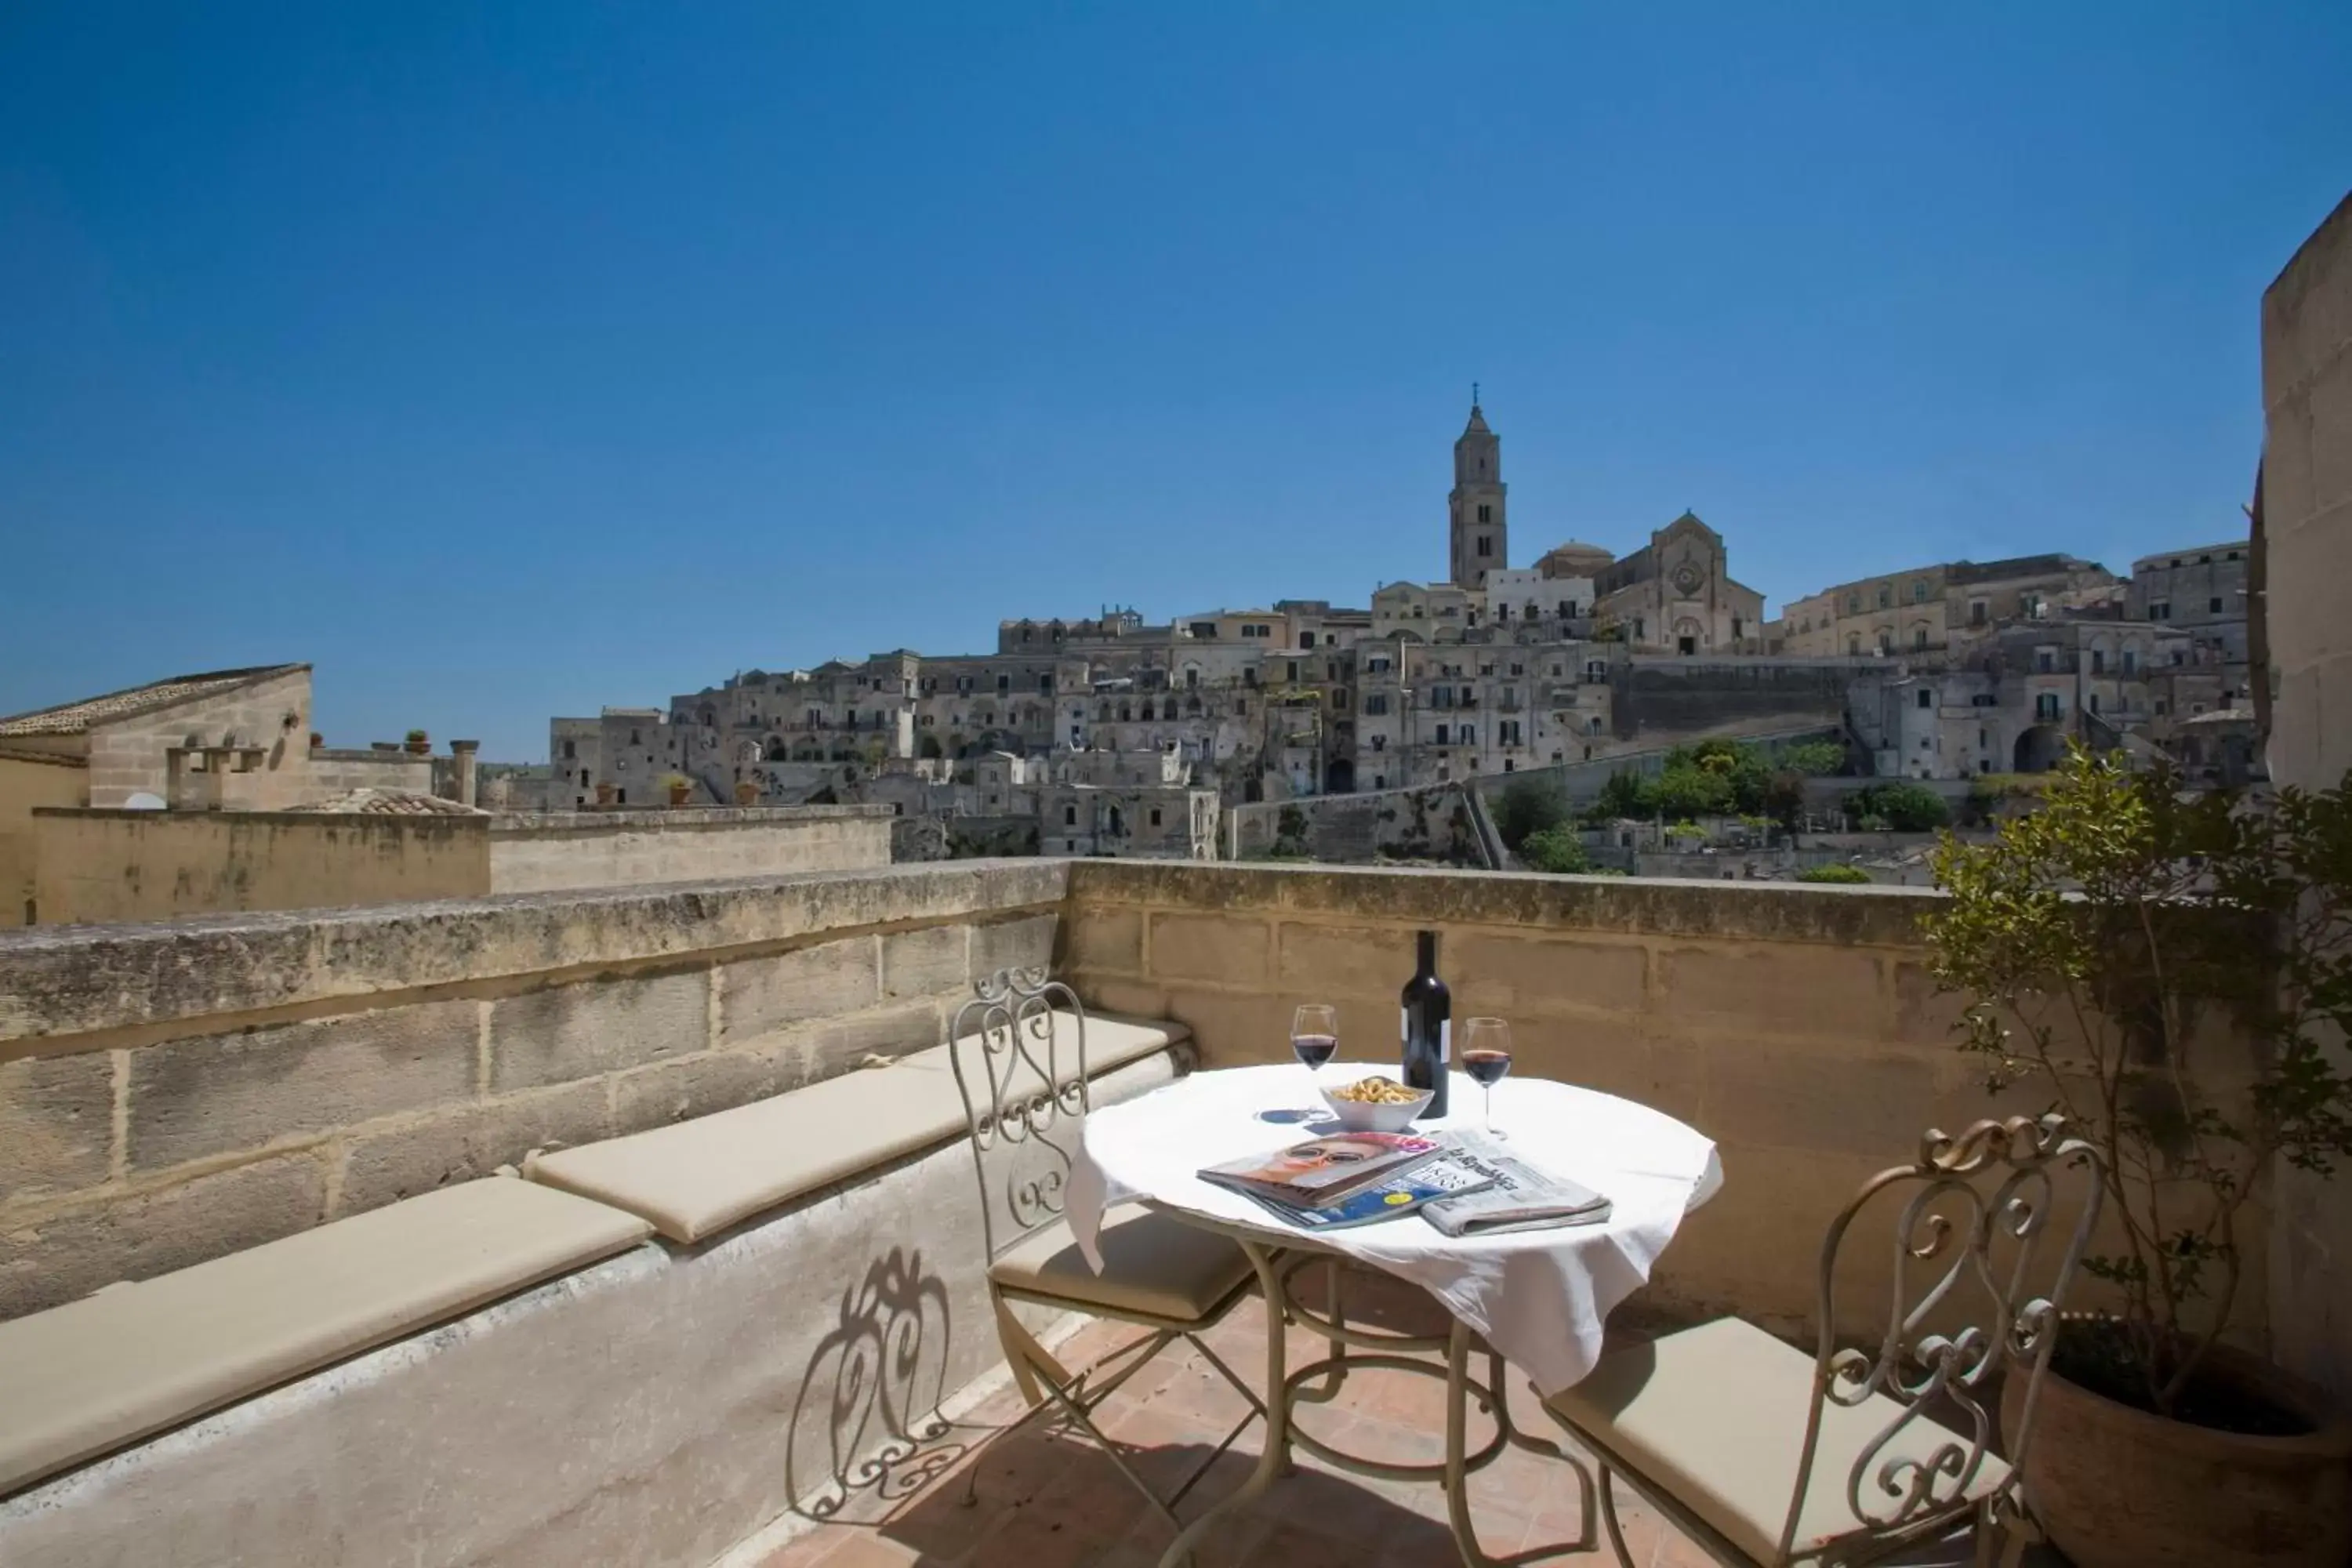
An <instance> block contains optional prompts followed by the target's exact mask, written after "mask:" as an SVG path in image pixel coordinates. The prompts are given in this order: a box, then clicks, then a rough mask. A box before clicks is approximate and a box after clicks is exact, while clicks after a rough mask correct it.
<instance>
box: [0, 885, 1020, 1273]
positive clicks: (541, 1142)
mask: <svg viewBox="0 0 2352 1568" xmlns="http://www.w3.org/2000/svg"><path fill="white" fill-rule="evenodd" d="M1066 876H1067V871H1066V866H1065V865H1064V864H1063V863H1061V862H1056V861H1037V860H1032V861H1025V862H1003V861H970V862H961V863H957V864H951V865H939V866H925V867H907V868H896V869H889V868H885V869H881V870H875V871H864V872H842V873H830V874H826V875H823V876H812V877H801V878H787V879H771V880H767V881H741V882H730V883H705V884H700V885H698V886H694V887H689V888H656V889H609V890H606V891H604V892H600V893H580V892H572V893H564V894H545V895H532V896H526V897H512V898H493V899H476V900H458V901H446V902H440V903H425V904H415V903H411V904H399V905H391V906H385V907H383V908H379V909H373V910H330V911H309V912H297V913H280V914H260V915H241V916H219V917H212V918H208V919H200V920H189V921H176V922H173V923H170V924H160V925H152V926H112V927H103V928H88V927H36V928H33V929H31V930H28V931H10V932H5V933H0V1318H5V1317H13V1316H16V1315H18V1314H20V1313H24V1312H27V1311H33V1310H39V1309H41V1308H44V1307H48V1306H54V1305H57V1304H58V1303H59V1302H62V1301H66V1300H72V1299H74V1298H76V1297H78V1296H80V1295H83V1294H86V1293H87V1292H89V1291H90V1290H93V1289H97V1288H99V1287H100V1286H102V1285H105V1284H107V1283H109V1282H110V1281H112V1280H116V1279H141V1278H145V1277H148V1276H151V1275H154V1274H159V1273H163V1272H165V1271H167V1270H170V1269H173V1268H184V1267H186V1266H188V1265H190V1264H194V1263H199V1262H202V1261H204V1260H205V1259H206V1258H215V1257H218V1256H220V1255H222V1254H224V1253H227V1252H231V1251H235V1250H236V1249H238V1248H240V1247H250V1246H254V1245H257V1244H258V1243H260V1242H263V1241H268V1240H270V1239H273V1238H275V1237H281V1236H286V1235H289V1234H291V1233H292V1232H295V1231H298V1230H301V1229H304V1228H306V1227H307V1226H313V1225H318V1224H320V1223H323V1222H325V1221H328V1220H331V1219H335V1218H338V1217H341V1216H342V1215H349V1214H354V1213H358V1212H360V1211H362V1210H365V1209H368V1208H373V1207H375V1206H377V1205H382V1204H386V1203H390V1202H393V1201H394V1200H395V1199H398V1198H402V1197H406V1196H410V1195H413V1194H416V1193H419V1192H422V1191H425V1190H427V1189H430V1188H432V1187H434V1186H436V1185H440V1184H445V1183H447V1182H453V1181H463V1180H467V1179H469V1178H472V1177H475V1176H478V1175H482V1174H485V1173H488V1172H490V1171H493V1170H495V1169H496V1168H497V1167H499V1165H501V1164H509V1163H516V1162H519V1161H520V1159H521V1158H522V1157H523V1155H524V1154H526V1153H527V1152H530V1150H532V1149H534V1148H551V1147H555V1146H558V1145H562V1144H574V1143H582V1142H592V1141H594V1140H597V1139H601V1138H608V1137H614V1136H618V1135H620V1134H623V1133H626V1132H631V1131H638V1130H640V1129H643V1128H646V1127H651V1126H656V1125H659V1124H662V1123H665V1122H668V1121H678V1120H682V1119H685V1118H688V1117H693V1116H699V1115H704V1114H707V1113H709V1112H710V1111H714V1110H725V1109H727V1108H729V1107H730V1106H734V1105H739V1104H741V1103H744V1102H746V1101H748V1100H755V1099H760V1098H762V1097H765V1096H768V1095H772V1094H777V1093H781V1092H783V1091H785V1090H787V1089H793V1088H795V1087H798V1086H800V1085H803V1084H807V1083H811V1082H814V1081H816V1080H818V1079H824V1078H826V1077H830V1076H832V1075H834V1074H835V1073H839V1072H845V1071H851V1070H855V1069H856V1068H857V1067H858V1066H859V1065H860V1064H862V1063H864V1062H866V1061H867V1060H868V1059H870V1058H875V1057H883V1058H888V1057H894V1056H897V1055H899V1054H902V1053H904V1052H908V1051H911V1050H917V1049H920V1048H923V1047H929V1046H932V1045H936V1044H938V1043H939V1042H940V1039H941V1037H942V1029H943V1026H944V1023H945V1020H946V1018H947V1016H948V1015H949V1014H950V1012H951V1010H952V1008H953V1007H954V1006H955V1005H958V1004H959V1003H960V1002H961V998H962V996H963V994H965V993H966V991H967V988H968V986H969V984H970V980H971V976H973V975H974V974H976V973H984V972H987V971H991V970H993V969H996V968H999V967H1003V966H1004V965H1007V964H1012V963H1032V964H1034V963H1045V962H1047V961H1049V960H1050V958H1051V956H1052V954H1053V952H1054V948H1055V941H1056V937H1057V933H1058V929H1059V919H1058V916H1059V910H1060V907H1061V903H1062V900H1063V896H1064V892H1065V889H1066Z"/></svg>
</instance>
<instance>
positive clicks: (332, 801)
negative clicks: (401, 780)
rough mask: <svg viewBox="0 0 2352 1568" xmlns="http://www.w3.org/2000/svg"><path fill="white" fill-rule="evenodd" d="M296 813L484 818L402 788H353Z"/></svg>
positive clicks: (436, 797)
mask: <svg viewBox="0 0 2352 1568" xmlns="http://www.w3.org/2000/svg"><path fill="white" fill-rule="evenodd" d="M294 809H295V810H296V811H304V812H316V813H319V814H320V815H321V816H488V815H489V814H488V812H483V811H478V810H476V809H475V808H474V807H472V806H470V805H458V804H457V802H456V801H454V800H444V799H443V798H441V797H440V796H439V795H418V794H416V793H415V791H413V790H404V789H355V790H349V791H346V792H345V793H343V794H341V795H330V796H328V797H327V798H326V799H325V800H314V801H311V802H310V804H309V805H298V806H296V807H294Z"/></svg>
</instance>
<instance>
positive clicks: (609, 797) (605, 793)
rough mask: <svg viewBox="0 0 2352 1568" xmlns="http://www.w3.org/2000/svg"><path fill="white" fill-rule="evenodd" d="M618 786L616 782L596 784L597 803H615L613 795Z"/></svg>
mask: <svg viewBox="0 0 2352 1568" xmlns="http://www.w3.org/2000/svg"><path fill="white" fill-rule="evenodd" d="M617 787H618V786H616V785H614V784H598V785H597V786H596V804H597V805H612V804H613V795H614V790H615V789H616V788H617Z"/></svg>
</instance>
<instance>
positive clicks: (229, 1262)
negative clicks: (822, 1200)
mask: <svg viewBox="0 0 2352 1568" xmlns="http://www.w3.org/2000/svg"><path fill="white" fill-rule="evenodd" d="M650 1230H651V1227H650V1226H647V1225H646V1222H645V1221H643V1220H641V1219H639V1218H637V1217H636V1216H635V1215H626V1214H623V1213H621V1212H620V1211H618V1210H617V1209H610V1208H606V1207H604V1205H601V1204H592V1203H588V1202H586V1201H584V1200H583V1199H580V1198H575V1197H572V1196H571V1195H569V1194H564V1193H558V1192H551V1191H549V1190H548V1189H547V1188H545V1187H535V1186H532V1185H531V1184H530V1183H528V1182H518V1181H515V1180H513V1179H511V1178H508V1177H497V1176H491V1177H485V1178H484V1179H482V1180H480V1181H477V1182H467V1183H465V1184H462V1185H460V1186H455V1187H447V1188H444V1189H443V1190H441V1191H439V1192H435V1193H426V1194H424V1195H422V1196H420V1197H414V1198H409V1199H407V1200H406V1201H404V1202H402V1203H396V1204H393V1205H389V1206H387V1207H384V1208H380V1209H374V1210H371V1211H370V1212H368V1213H366V1214H362V1215H353V1216H352V1218H350V1219H344V1220H337V1221H336V1222H335V1223H334V1224H332V1225H323V1226H319V1227H318V1228H316V1229H314V1230H306V1231H304V1232H302V1233H301V1234H300V1235H299V1236H289V1237H286V1238H285V1239H284V1240H282V1241H273V1242H269V1243H268V1244H267V1245H265V1246H261V1247H253V1248H250V1249H249V1250H247V1251H244V1252H237V1253H232V1254H230V1255H229V1256H228V1257H226V1258H215V1259H214V1260H213V1261H212V1262H210V1263H199V1264H197V1265H196V1266H195V1267H194V1268H183V1269H180V1270H178V1271H177V1272H176V1273H172V1274H163V1275H159V1276H157V1277H156V1278H154V1279H145V1280H142V1281H140V1282H139V1283H137V1284H133V1285H118V1286H116V1287H114V1288H112V1289H106V1290H101V1291H100V1292H99V1293H98V1294H97V1295H95V1296H90V1297H87V1298H85V1299H83V1300H79V1301H73V1302H68V1304H67V1305H65V1306H62V1307H56V1308H52V1309H51V1310H48V1311H46V1312H35V1313H33V1314H32V1315H31V1316H29V1317H24V1318H18V1319H16V1320H15V1321H11V1322H5V1323H0V1494H5V1493H7V1492H10V1491H13V1490H15V1489H16V1488H18V1487H21V1486H25V1485H26V1484H28V1483H30V1482H33V1481H36V1480H38V1479H41V1478H42V1477H44V1476H47V1475H52V1474H54V1473H56V1472H57V1471H58V1470H62V1469H65V1468H68V1467H69V1466H73V1465H76V1464H79V1463H81V1462H82V1461H83V1460H85V1459H90V1458H97V1457H98V1456H99V1455H101V1454H104V1453H106V1452H108V1451H109V1450H110V1449H114V1448H118V1447H122V1446H123V1445H125V1444H128V1443H132V1442H136V1441H137V1440H138V1439H140V1438H142V1437H144V1436H150V1435H151V1434H152V1433H156V1432H161V1431H163V1429H164V1428H166V1427H170V1426H179V1425H181V1424H183V1423H184V1422H187V1421H192V1420H194V1418H195V1417H197V1416H199V1415H203V1414H205V1412H206V1411H208V1410H216V1409H218V1408H219V1407H220V1406H222V1405H227V1404H230V1403H232V1402H234V1401H236V1400H239V1399H244V1398H247V1397H248V1396H250V1395H252V1394H258V1393H260V1392H261V1391H262V1390H264V1389H267V1388H270V1387H272V1386H274V1385H276V1384H280V1383H284V1382H285V1381H287V1380H288V1379H289V1378H294V1377H299V1376H300V1375H302V1374H303V1373H308V1372H312V1371H315V1370H317V1369H318V1368H320V1367H322V1366H325V1365H327V1364H328V1363H331V1362H335V1361H340V1360H341V1359H343V1358H344V1357H346V1356H351V1355H355V1354H357V1353H359V1352H362V1351H364V1350H367V1349H369V1348H370V1347H372V1346H374V1345H379V1344H382V1343H383V1342H386V1341H388V1340H393V1339H397V1338H399V1337H400V1336H402V1335H404V1334H409V1333H414V1332H415V1331H418V1330H420V1329H425V1328H429V1327H431V1326H432V1325H433V1324H435V1323H438V1322H442V1321H446V1320H448V1319H451V1318H455V1317H459V1316H461V1315H463V1314H465V1313H467V1312H469V1311H471V1310H474V1309H475V1308H477V1307H479V1306H482V1305H484V1304H486V1303H488V1302H490V1301H493V1300H497V1299H499V1297H501V1296H505V1295H509V1294H510V1293H512V1292H514V1291H517V1290H520V1289H524V1288H525V1287H527V1286H530V1285H536V1284H538V1283H539V1282H540V1281H541V1280H543V1279H551V1278H552V1277H553V1276H555V1275H558V1274H562V1273H564V1272H566V1271H568V1270H571V1269H574V1268H581V1267H583V1265H586V1264H588V1263H592V1262H593V1261H595V1260H596V1259H597V1258H604V1257H605V1256H607V1255H609V1254H611V1253H614V1252H619V1251H621V1250H622V1249H623V1248H625V1247H632V1246H635V1244H636V1243H638V1242H640V1241H643V1240H644V1239H645V1238H646V1236H647V1235H648V1234H649V1233H650Z"/></svg>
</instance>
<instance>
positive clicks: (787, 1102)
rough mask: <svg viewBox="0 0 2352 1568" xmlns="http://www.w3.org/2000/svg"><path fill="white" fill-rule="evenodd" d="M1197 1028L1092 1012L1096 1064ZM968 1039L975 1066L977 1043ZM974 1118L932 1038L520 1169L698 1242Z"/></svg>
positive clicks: (1063, 1020) (1165, 1043)
mask: <svg viewBox="0 0 2352 1568" xmlns="http://www.w3.org/2000/svg"><path fill="white" fill-rule="evenodd" d="M1055 1025H1056V1030H1057V1042H1058V1047H1059V1049H1061V1050H1062V1051H1064V1052H1069V1051H1072V1050H1073V1049H1074V1048H1075V1047H1074V1045H1073V1040H1074V1038H1075V1037H1074V1034H1073V1031H1075V1029H1076V1019H1075V1018H1074V1017H1073V1016H1070V1015H1069V1014H1067V1013H1062V1014H1058V1015H1057V1016H1056V1020H1055ZM1189 1037H1190V1031H1189V1030H1187V1029H1186V1028H1185V1027H1184V1026H1183V1025H1181V1024H1175V1023H1168V1022H1163V1021H1158V1020H1150V1019H1141V1018H1125V1017H1119V1016H1113V1015H1106V1014H1101V1013H1089V1014H1088V1015H1087V1074H1088V1075H1089V1076H1090V1077H1093V1076H1099V1075H1100V1074H1102V1073H1105V1072H1108V1071H1109V1070H1110V1069H1111V1068H1115V1067H1118V1065H1120V1064H1121V1063H1123V1062H1130V1061H1134V1060H1136V1059H1138V1058H1142V1057H1147V1056H1150V1054H1152V1053H1153V1052H1155V1051H1161V1050H1165V1049H1167V1048H1168V1047H1170V1046H1171V1045H1174V1044H1176V1043H1177V1042H1179V1041H1181V1040H1183V1039H1186V1038H1189ZM961 1049H963V1050H964V1051H965V1053H966V1055H965V1062H966V1065H967V1067H969V1066H970V1065H971V1063H972V1061H973V1060H974V1059H975V1056H976V1053H975V1052H974V1050H973V1048H972V1047H971V1046H970V1045H969V1044H967V1045H965V1046H964V1047H961ZM1065 1059H1066V1060H1067V1059H1069V1058H1065ZM965 1126H966V1122H965V1120H964V1109H963V1100H962V1098H961V1095H960V1094H959V1093H958V1091H957V1089H956V1081H955V1068H954V1065H953V1062H952V1061H951V1059H950V1056H949V1047H946V1046H934V1047H931V1048H930V1049H929V1050H926V1051H916V1052H913V1053H911V1054H910V1055H908V1056H905V1057H902V1058H898V1060H897V1061H895V1062H893V1063H892V1064H891V1065H890V1066H888V1067H887V1068H861V1069H859V1070H857V1071H855V1072H846V1073H843V1074H841V1075H840V1076H839V1077H837V1078H829V1079H825V1080H824V1081H823V1082H821V1083H813V1084H810V1085H809V1086H807V1087H806V1088H804V1089H793V1090H792V1091H791V1092H789V1093H786V1094H780V1095H776V1096H774V1097H773V1098H772V1099H768V1100H755V1101H753V1102H752V1103H751V1104H750V1105H740V1106H737V1107H736V1108H735V1109H734V1110H721V1111H719V1112H717V1113H715V1114H713V1115H709V1116H700V1117H697V1118H695V1119H694V1120H693V1121H681V1122H679V1123H677V1125H676V1126H673V1127H656V1128H654V1129H653V1130H651V1131H646V1132H635V1133H632V1134H630V1135H629V1136H628V1137H626V1138H613V1139H608V1140H606V1141H605V1142H602V1143H585V1144H583V1145H581V1146H580V1147H579V1148H576V1149H564V1150H561V1151H559V1152H555V1153H551V1154H539V1155H534V1156H532V1157H531V1158H530V1160H528V1161H526V1162H525V1163H524V1165H523V1173H524V1174H525V1175H526V1176H529V1177H530V1179H531V1180H532V1181H534V1182H543V1183H545V1184H548V1185H549V1186H552V1187H561V1188H562V1189H563V1190H564V1191H566V1192H570V1193H577V1194H580V1195H581V1196H582V1197H587V1198H593V1199H595V1200H596V1201H597V1202H599V1203H604V1204H610V1205H613V1206H614V1208H621V1209H626V1210H628V1211H629V1212H630V1213H631V1214H635V1215H644V1216H645V1217H646V1219H648V1220H650V1221H652V1222H653V1226H654V1228H655V1229H656V1230H658V1231H659V1232H661V1234H662V1235H664V1236H666V1237H668V1238H669V1239H670V1240H672V1241H678V1242H694V1241H700V1240H701V1239H702V1238H703V1237H709V1236H714V1235H716V1234H718V1233H719V1231H722V1230H724V1229H726V1228H727V1227H728V1226H730V1225H734V1224H736V1223H737V1222H738V1221H740V1220H744V1219H748V1218H750V1217H751V1215H755V1214H758V1213H760V1212H761V1211H762V1210H764V1209H770V1208H773V1207H775V1206H776V1205H778V1204H782V1203H786V1202H789V1201H790V1200H792V1199H793V1198H795V1197H798V1196H800V1195H801V1194H803V1193H810V1192H814V1191H815V1190H817V1189H818V1188H820V1187H824V1186H828V1185H830V1184H833V1183H835V1182H838V1181H841V1180H843V1179H844V1178H845V1177H848V1176H852V1175H855V1174H856V1173H858V1172H860V1171H863V1170H866V1169H868V1168H870V1167H872V1166H874V1165H876V1164H878V1163H882V1162H883V1161H886V1160H892V1159H896V1158H898V1156H900V1155H903V1154H910V1153H913V1152H915V1151H917V1150H919V1149H925V1148H929V1147H930V1146H931V1145H933V1144H935V1143H939V1142H942V1141H943V1140H945V1139H947V1138H949V1137H951V1136H954V1135H957V1134H960V1133H961V1132H962V1131H963V1130H964V1128H965Z"/></svg>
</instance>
